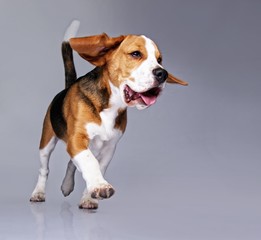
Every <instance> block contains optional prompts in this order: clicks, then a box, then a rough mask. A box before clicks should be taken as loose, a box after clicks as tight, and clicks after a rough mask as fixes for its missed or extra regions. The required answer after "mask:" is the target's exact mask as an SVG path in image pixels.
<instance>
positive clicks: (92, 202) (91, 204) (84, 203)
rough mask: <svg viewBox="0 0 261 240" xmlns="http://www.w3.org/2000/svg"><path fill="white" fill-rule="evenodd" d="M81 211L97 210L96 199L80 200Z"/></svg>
mask: <svg viewBox="0 0 261 240" xmlns="http://www.w3.org/2000/svg"><path fill="white" fill-rule="evenodd" d="M79 208H81V209H97V208H98V200H96V199H86V200H84V199H83V200H81V203H80V205H79Z"/></svg>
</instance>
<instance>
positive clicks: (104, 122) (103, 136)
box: [85, 84, 126, 156]
mask: <svg viewBox="0 0 261 240" xmlns="http://www.w3.org/2000/svg"><path fill="white" fill-rule="evenodd" d="M110 87H111V90H112V94H111V97H110V100H109V106H110V107H109V108H107V109H104V110H103V111H102V112H100V117H101V124H96V123H88V124H86V126H85V128H86V131H87V134H88V137H89V139H90V140H91V141H90V149H91V151H92V152H93V154H94V155H95V156H97V155H98V154H99V151H100V150H101V149H102V148H103V147H104V146H105V145H108V144H110V145H111V144H112V145H115V144H116V143H117V142H118V141H119V139H120V137H121V136H122V132H121V131H120V130H119V129H116V128H115V119H116V118H117V116H118V113H119V110H120V109H124V108H126V104H125V103H124V102H123V101H122V99H121V96H120V91H119V89H118V88H117V87H115V86H114V85H112V84H110Z"/></svg>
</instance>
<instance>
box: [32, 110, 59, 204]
mask: <svg viewBox="0 0 261 240" xmlns="http://www.w3.org/2000/svg"><path fill="white" fill-rule="evenodd" d="M49 116H50V113H49V111H48V112H47V114H46V117H45V120H44V125H43V133H42V138H41V142H40V169H39V176H38V181H37V184H36V186H35V189H34V191H33V193H32V196H31V198H30V201H31V202H44V201H45V186H46V181H47V177H48V173H49V159H50V156H51V153H52V151H53V150H54V148H55V145H56V143H57V141H58V138H57V137H56V136H55V134H54V132H53V129H52V126H51V122H50V117H49Z"/></svg>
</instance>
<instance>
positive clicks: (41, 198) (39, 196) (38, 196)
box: [30, 192, 45, 202]
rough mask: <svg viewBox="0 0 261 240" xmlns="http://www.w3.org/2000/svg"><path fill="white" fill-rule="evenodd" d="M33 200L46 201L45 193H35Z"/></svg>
mask: <svg viewBox="0 0 261 240" xmlns="http://www.w3.org/2000/svg"><path fill="white" fill-rule="evenodd" d="M30 201H31V202H45V194H44V193H43V192H37V193H33V194H32V197H31V198H30Z"/></svg>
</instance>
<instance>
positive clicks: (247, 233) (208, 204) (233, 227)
mask: <svg viewBox="0 0 261 240" xmlns="http://www.w3.org/2000/svg"><path fill="white" fill-rule="evenodd" d="M162 184H163V182H162V183H156V184H155V185H154V187H156V188H158V187H160V185H162ZM216 184H217V183H214V186H215V190H213V189H211V188H209V185H208V184H206V185H205V186H203V188H201V187H199V188H198V189H192V188H189V186H188V185H187V186H183V190H181V189H179V188H176V187H177V186H178V185H179V184H178V185H175V189H176V190H175V191H176V197H175V196H174V194H173V193H171V194H170V195H169V196H168V195H167V194H168V192H169V191H170V190H171V189H168V188H165V189H164V188H162V189H161V190H160V191H159V193H161V194H163V195H160V196H157V195H155V194H154V193H155V192H154V193H153V189H154V187H152V186H151V187H149V186H142V185H140V186H139V187H138V188H137V189H133V188H130V189H129V192H127V191H124V188H123V187H119V189H118V192H117V194H116V195H115V196H113V198H111V199H110V200H103V201H102V202H100V206H99V209H98V210H97V211H88V210H81V209H78V207H77V200H76V198H75V197H74V196H73V197H71V198H70V197H69V198H68V199H65V198H63V197H62V196H61V197H60V198H59V199H55V200H54V199H51V200H49V201H48V200H47V201H46V202H45V203H30V202H29V201H28V199H25V200H24V201H21V200H20V201H18V200H17V201H16V200H15V199H13V200H12V201H11V202H10V201H9V202H5V203H4V202H3V203H2V204H1V206H0V212H1V215H0V229H1V231H0V239H1V240H5V239H6V240H9V239H10V240H12V239H19V240H23V239H26V240H30V239H34V240H35V239H37V240H41V239H77V240H78V239H91V240H118V239H119V240H125V239H126V240H146V239H148V240H149V239H150V240H151V239H152V240H153V239H163V240H164V239H166V240H172V239H177V240H182V239H189V240H190V239H191V240H194V239H198V240H204V239H206V240H212V239H213V240H215V239H217V240H218V239H222V240H223V239H229V240H233V239H234V240H241V239H242V240H243V239H244V240H257V239H260V237H261V232H260V231H261V230H260V208H257V206H258V202H257V201H258V198H254V195H252V196H249V197H247V196H245V197H243V198H242V196H241V197H240V198H238V199H237V197H239V195H238V196H237V194H239V192H234V193H233V194H232V193H231V192H225V191H224V189H223V190H222V189H218V188H216V187H217V185H216ZM162 186H163V185H162ZM191 186H192V185H191ZM144 189H146V191H148V192H146V191H144ZM217 189H218V190H217ZM154 190H155V189H154ZM164 194H165V195H164ZM181 194H183V195H181ZM204 194H208V195H205V196H204ZM135 195H136V196H139V197H138V198H137V197H135ZM146 195H147V196H148V198H146ZM153 196H154V197H153Z"/></svg>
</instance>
